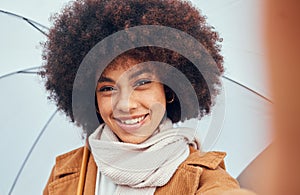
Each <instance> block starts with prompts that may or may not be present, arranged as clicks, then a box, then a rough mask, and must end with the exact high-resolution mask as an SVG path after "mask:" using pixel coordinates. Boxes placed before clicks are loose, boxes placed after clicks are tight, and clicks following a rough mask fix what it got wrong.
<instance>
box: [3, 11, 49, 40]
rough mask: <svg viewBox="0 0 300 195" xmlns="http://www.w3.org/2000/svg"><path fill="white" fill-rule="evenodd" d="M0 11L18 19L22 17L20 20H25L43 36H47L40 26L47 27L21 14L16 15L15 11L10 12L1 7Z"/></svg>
mask: <svg viewBox="0 0 300 195" xmlns="http://www.w3.org/2000/svg"><path fill="white" fill-rule="evenodd" d="M0 12H1V13H4V14H7V15H10V16H13V17H16V18H18V19H22V20H25V21H26V22H27V23H28V24H30V25H31V26H32V27H34V28H35V29H36V30H38V31H39V32H41V33H43V34H44V35H45V36H48V35H47V33H46V32H45V31H43V30H42V29H41V28H44V29H47V30H49V28H48V27H46V26H44V25H42V24H40V23H38V22H36V21H34V20H31V19H29V18H26V17H24V16H21V15H18V14H15V13H12V12H8V11H4V10H2V9H0ZM38 26H40V27H41V28H39V27H38Z"/></svg>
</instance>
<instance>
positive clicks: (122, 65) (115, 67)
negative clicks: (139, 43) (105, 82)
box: [101, 56, 156, 77]
mask: <svg viewBox="0 0 300 195" xmlns="http://www.w3.org/2000/svg"><path fill="white" fill-rule="evenodd" d="M116 72H119V73H120V72H122V73H124V72H126V75H130V76H131V77H134V76H138V75H140V74H143V73H151V74H153V75H156V71H155V67H154V66H153V64H152V63H151V62H142V61H141V60H137V59H135V58H131V57H127V56H126V57H121V58H116V59H115V60H113V61H112V62H111V63H110V64H109V65H108V66H107V67H106V68H105V70H104V71H103V73H102V75H101V77H103V76H109V75H111V74H115V73H116Z"/></svg>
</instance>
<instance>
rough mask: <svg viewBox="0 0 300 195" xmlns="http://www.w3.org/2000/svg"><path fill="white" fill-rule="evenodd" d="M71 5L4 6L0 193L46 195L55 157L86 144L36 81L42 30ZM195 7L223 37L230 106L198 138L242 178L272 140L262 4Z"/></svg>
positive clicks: (31, 2)
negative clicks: (43, 194)
mask: <svg viewBox="0 0 300 195" xmlns="http://www.w3.org/2000/svg"><path fill="white" fill-rule="evenodd" d="M66 2H68V1H58V0H54V1H37V0H28V1H26V3H25V2H23V1H19V2H18V3H16V2H13V1H8V0H3V1H1V2H0V10H1V12H0V24H1V27H2V28H1V31H0V34H1V36H0V40H1V44H0V51H1V61H0V89H1V101H0V107H1V111H0V120H1V123H0V130H1V133H2V136H3V139H2V140H1V142H0V146H1V147H0V155H1V159H2V160H1V167H0V173H1V176H0V183H1V185H0V194H41V191H42V189H43V188H44V186H45V183H46V181H47V179H48V176H49V174H50V171H51V168H52V166H53V165H54V162H55V156H57V155H58V154H61V153H64V152H67V151H69V150H72V149H74V148H77V147H80V146H82V145H83V144H84V141H83V140H82V136H81V130H80V129H79V128H77V127H75V126H74V125H73V124H71V123H70V122H69V121H68V119H66V118H65V116H64V115H63V114H62V113H58V112H57V111H56V107H55V105H53V103H51V102H49V101H48V100H47V94H46V91H45V90H44V87H43V83H42V82H41V80H40V78H39V77H38V76H37V75H36V72H37V71H38V68H39V67H40V66H41V65H42V59H41V46H40V44H39V43H40V42H41V41H44V40H45V39H46V36H45V35H44V34H43V33H42V32H41V31H40V30H42V31H43V32H45V33H46V34H47V28H48V27H49V26H50V25H51V24H50V23H49V21H48V18H49V17H50V15H51V14H53V13H54V12H57V11H59V10H60V8H61V7H62V6H63V5H64V4H65V3H66ZM193 3H194V4H195V5H196V6H197V7H199V8H200V9H201V10H202V13H203V14H205V15H207V17H208V23H209V24H211V25H213V26H215V28H216V29H217V31H219V32H220V35H221V37H223V38H224V42H223V51H222V52H223V55H224V56H225V64H224V65H225V67H226V73H225V77H224V79H223V84H224V90H223V97H224V100H225V101H219V102H217V104H216V109H217V108H218V107H220V106H221V107H222V106H223V107H225V116H224V117H223V118H222V119H221V120H222V122H221V126H220V127H219V129H218V130H217V131H211V130H210V126H211V124H210V122H211V118H210V117H211V116H207V117H205V118H204V119H203V120H202V121H201V122H200V125H199V129H197V135H198V136H199V139H200V140H201V143H202V149H203V150H206V151H207V150H222V151H226V152H227V153H228V156H227V157H226V164H227V169H228V171H229V172H230V173H231V174H232V175H233V176H234V177H237V176H239V174H240V173H241V172H242V171H243V170H244V169H245V168H246V167H247V166H248V165H249V164H250V162H252V161H253V160H254V159H255V158H256V156H258V155H259V154H260V153H261V152H262V151H263V150H264V149H265V148H266V147H267V146H268V145H269V144H270V143H271V140H272V135H271V133H270V132H269V129H270V127H269V125H268V121H270V119H271V108H272V103H270V101H269V100H268V99H266V98H265V96H270V95H269V91H268V87H267V76H266V75H267V74H266V70H265V62H264V51H263V44H262V43H263V41H262V38H261V37H262V35H261V34H262V32H261V23H260V21H261V17H262V16H261V15H262V13H261V12H260V10H261V8H262V3H261V2H260V1H259V0H248V1H241V0H235V1H234V0H223V1H222V2H221V3H220V1H217V0H211V1H204V0H200V1H196V0H194V1H193ZM8 12H9V13H8ZM37 28H39V29H40V30H38V29H37ZM230 79H233V80H234V81H232V80H230ZM235 81H238V83H239V84H236V83H235ZM241 84H242V85H244V86H241ZM252 90H254V91H255V92H253V91H252ZM256 92H259V93H260V94H262V95H264V96H261V95H258V94H257V93H256ZM193 122H195V121H189V122H188V123H193ZM188 123H187V125H188Z"/></svg>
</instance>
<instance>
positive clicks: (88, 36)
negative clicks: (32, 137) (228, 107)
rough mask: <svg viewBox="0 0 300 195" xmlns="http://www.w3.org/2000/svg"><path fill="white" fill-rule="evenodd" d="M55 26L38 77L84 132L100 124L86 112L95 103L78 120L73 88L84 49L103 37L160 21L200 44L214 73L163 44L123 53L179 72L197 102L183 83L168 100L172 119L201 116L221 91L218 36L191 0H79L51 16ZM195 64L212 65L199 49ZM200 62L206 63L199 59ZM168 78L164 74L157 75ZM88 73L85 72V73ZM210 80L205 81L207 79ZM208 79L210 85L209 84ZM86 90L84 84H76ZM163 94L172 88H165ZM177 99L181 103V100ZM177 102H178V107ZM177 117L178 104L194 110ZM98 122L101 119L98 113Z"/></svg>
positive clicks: (91, 104)
mask: <svg viewBox="0 0 300 195" xmlns="http://www.w3.org/2000/svg"><path fill="white" fill-rule="evenodd" d="M52 20H53V21H54V25H53V27H52V28H51V29H50V32H49V36H48V40H47V41H46V42H45V43H44V44H43V46H44V50H43V59H44V60H45V64H44V66H43V69H42V70H41V71H40V75H41V76H42V77H43V78H45V79H46V82H45V87H46V90H48V91H49V92H50V95H49V98H50V99H51V100H54V101H55V102H56V105H57V107H58V109H59V110H62V111H63V112H65V113H66V115H67V116H68V117H70V119H71V121H72V122H75V123H76V124H77V125H78V126H81V127H82V128H83V130H84V132H85V133H87V135H89V134H91V133H92V132H93V131H94V129H95V128H96V127H97V125H99V124H92V122H91V121H90V116H88V115H85V114H84V113H85V112H86V110H87V109H94V110H95V109H96V107H95V102H91V103H90V107H89V106H88V107H83V108H81V109H82V113H83V114H82V115H81V116H80V118H74V115H73V110H72V90H73V84H74V79H75V77H76V73H77V71H78V68H79V66H80V64H81V63H82V61H83V59H84V57H85V56H86V55H87V54H88V52H89V51H90V50H91V49H92V48H93V47H94V46H95V45H96V44H97V43H98V42H100V41H102V40H103V39H105V38H106V37H108V36H110V35H112V34H114V33H116V32H119V31H122V30H126V29H129V28H131V27H136V26H141V25H159V26H166V27H170V28H174V29H177V30H179V31H183V32H185V33H187V34H189V35H190V36H192V37H193V38H194V39H195V40H196V41H198V42H199V43H201V44H202V46H203V47H204V48H205V50H206V52H207V54H208V55H209V56H211V59H212V61H213V64H214V65H215V66H216V67H217V71H211V69H209V68H204V69H202V70H204V71H201V72H199V69H198V68H197V66H195V65H194V64H193V63H192V62H191V61H190V60H189V59H187V58H186V57H185V56H183V55H181V54H179V53H177V52H175V51H171V50H169V49H166V48H161V47H154V46H145V47H139V48H135V49H132V50H129V51H126V52H125V53H124V54H121V55H125V56H130V57H133V58H135V59H137V60H138V61H139V62H145V61H159V62H163V63H167V64H170V65H171V66H173V67H175V68H176V69H177V70H179V71H180V72H182V73H183V74H184V75H185V77H186V78H188V80H189V82H190V83H191V85H192V86H193V88H194V91H195V93H196V96H197V100H198V102H197V104H198V106H195V102H192V101H190V97H189V94H188V93H185V86H180V83H178V85H179V86H180V87H181V88H182V94H178V93H176V94H175V101H174V102H172V104H167V115H168V117H169V118H170V119H171V120H172V122H174V123H175V122H178V121H181V120H183V119H189V118H195V117H202V116H203V115H205V114H207V113H209V112H210V110H211V106H212V105H213V104H214V98H215V96H216V95H217V94H218V93H219V86H220V76H221V75H222V73H223V72H224V67H223V56H222V55H220V50H221V46H220V42H221V41H222V39H221V38H220V37H219V35H218V33H217V32H216V31H214V28H213V27H212V26H210V25H208V24H207V23H206V19H205V16H203V15H201V13H200V11H199V10H198V9H197V8H195V7H194V6H193V5H192V4H191V3H190V2H188V1H183V0H147V1H145V0H126V1H119V0H77V1H73V2H70V3H69V4H68V5H67V6H66V7H65V8H64V9H63V10H62V11H61V13H59V14H56V15H54V16H53V17H52ZM192 53H193V54H195V56H197V57H198V59H199V62H201V63H202V64H203V63H206V65H207V64H208V65H209V66H212V65H211V64H212V63H211V62H209V60H207V59H206V60H204V58H203V51H193V52H192ZM203 60H204V62H203ZM166 75H169V77H172V73H170V74H162V75H161V77H162V78H163V77H166ZM87 76H89V75H87ZM208 80H209V81H208ZM207 82H209V83H211V84H212V86H213V87H209V86H208V84H207ZM80 87H82V91H84V87H86V86H85V85H84V84H82V85H80ZM165 92H166V96H167V98H168V96H170V95H168V94H170V92H171V94H172V93H174V91H173V90H172V89H171V88H170V87H168V86H165ZM179 99H181V100H182V101H179ZM180 104H181V105H180ZM195 107H196V108H197V109H196V110H197V112H190V113H188V114H186V115H185V116H181V113H182V112H181V110H182V108H185V109H186V110H193V109H194V108H195ZM98 119H99V123H102V122H103V120H102V118H101V116H100V115H98Z"/></svg>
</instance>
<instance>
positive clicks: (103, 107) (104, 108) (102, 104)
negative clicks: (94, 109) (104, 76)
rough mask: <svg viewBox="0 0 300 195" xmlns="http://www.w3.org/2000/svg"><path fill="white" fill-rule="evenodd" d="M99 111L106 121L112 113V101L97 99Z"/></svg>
mask: <svg viewBox="0 0 300 195" xmlns="http://www.w3.org/2000/svg"><path fill="white" fill-rule="evenodd" d="M97 103H98V109H99V112H100V115H101V117H102V118H103V119H104V118H105V117H107V116H108V115H109V114H110V113H111V112H112V105H111V99H110V98H106V97H104V98H103V97H98V98H97Z"/></svg>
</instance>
